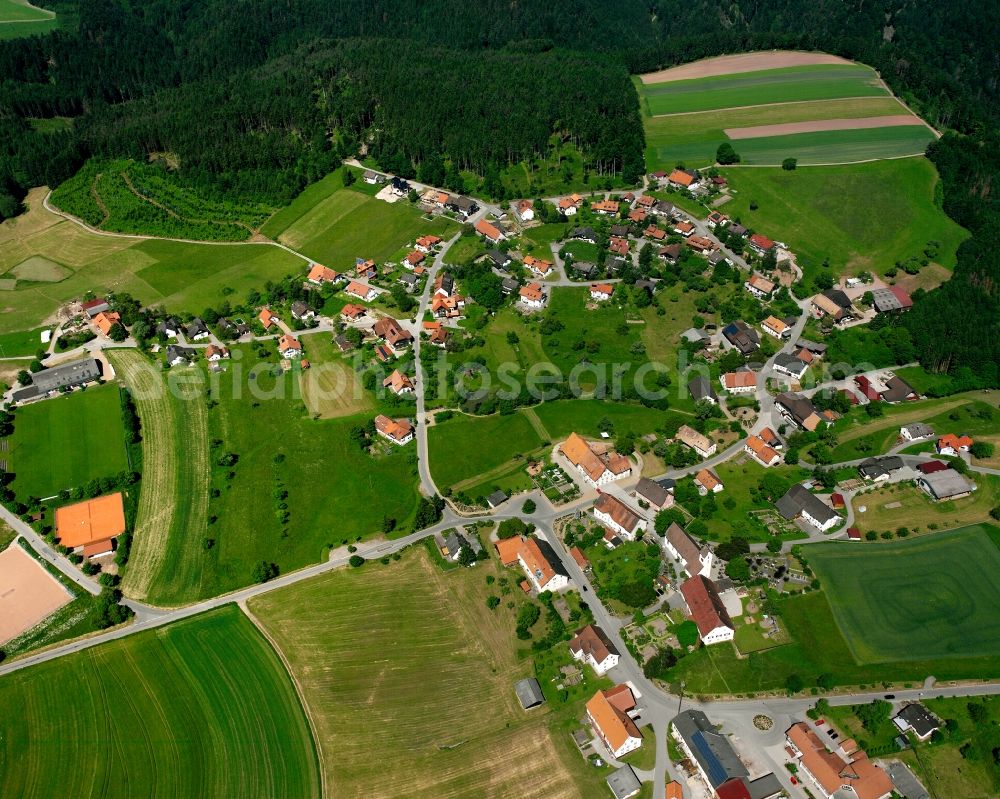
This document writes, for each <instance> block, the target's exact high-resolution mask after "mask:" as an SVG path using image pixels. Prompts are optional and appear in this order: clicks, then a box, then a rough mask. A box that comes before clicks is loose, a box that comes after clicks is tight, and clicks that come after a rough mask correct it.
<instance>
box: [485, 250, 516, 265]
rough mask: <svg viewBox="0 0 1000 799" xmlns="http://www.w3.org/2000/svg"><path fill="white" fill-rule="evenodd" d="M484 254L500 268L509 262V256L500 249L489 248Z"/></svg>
mask: <svg viewBox="0 0 1000 799" xmlns="http://www.w3.org/2000/svg"><path fill="white" fill-rule="evenodd" d="M486 255H487V257H488V258H489V259H490V260H491V261H493V263H494V265H496V266H497V267H499V268H500V269H502V268H503V267H504V266H506V265H507V264H509V263H510V262H511V257H510V256H509V255H507V253H505V252H503V251H502V250H490V251H489V252H488V253H486Z"/></svg>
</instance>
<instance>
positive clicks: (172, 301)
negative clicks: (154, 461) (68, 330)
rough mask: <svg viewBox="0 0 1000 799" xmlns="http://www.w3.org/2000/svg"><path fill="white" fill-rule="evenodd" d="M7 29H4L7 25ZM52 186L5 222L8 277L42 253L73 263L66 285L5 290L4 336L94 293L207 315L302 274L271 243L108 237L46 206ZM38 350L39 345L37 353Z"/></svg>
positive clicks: (3, 262) (3, 264) (0, 250)
mask: <svg viewBox="0 0 1000 799" xmlns="http://www.w3.org/2000/svg"><path fill="white" fill-rule="evenodd" d="M0 27H2V26H0ZM45 193H46V190H45V189H34V190H32V191H31V192H30V193H29V194H28V198H27V200H26V203H27V205H28V208H29V210H28V212H27V213H26V214H23V215H21V216H19V217H16V218H14V219H8V220H6V221H4V222H3V223H0V274H2V276H3V277H4V278H7V277H9V275H8V274H7V273H8V272H9V271H10V270H11V269H13V268H14V267H16V266H17V265H18V264H22V263H24V262H25V261H27V260H29V259H31V258H33V257H35V256H38V257H41V258H44V259H46V260H47V261H51V262H53V263H56V264H59V265H60V266H62V267H64V268H66V269H67V270H69V271H70V272H72V274H71V275H69V276H68V277H66V279H64V280H62V281H60V282H58V283H42V284H39V283H32V282H24V283H23V284H22V283H21V282H20V281H19V282H18V283H17V284H16V286H15V288H14V289H13V290H7V291H0V333H7V332H11V331H16V330H23V329H26V328H33V327H36V326H37V325H39V324H41V323H42V322H43V321H45V320H46V319H47V318H49V317H50V316H51V315H52V314H53V313H54V312H55V311H56V310H57V309H58V308H59V307H60V306H61V305H62V304H64V303H65V302H67V301H69V300H72V299H74V298H79V297H81V296H83V294H84V293H86V292H87V291H94V292H97V293H101V292H103V291H108V290H114V291H126V292H129V293H130V294H132V295H133V296H134V297H136V298H137V299H139V300H140V301H141V302H143V303H144V304H147V305H148V304H155V303H162V304H164V305H166V306H167V307H168V308H169V309H170V310H171V311H173V312H175V313H183V312H189V313H201V312H202V311H203V310H204V309H205V308H206V307H207V306H211V305H215V304H217V303H219V302H220V301H221V300H222V299H224V297H225V294H224V290H225V289H232V290H233V291H236V292H237V293H238V294H240V295H242V294H244V293H245V292H246V291H247V290H248V289H250V288H251V287H254V286H260V285H261V284H263V283H264V282H265V281H267V280H278V279H280V278H282V277H284V276H285V275H287V274H291V273H297V272H301V271H302V270H303V269H304V267H305V264H304V262H303V261H302V260H301V259H300V258H297V257H296V256H294V255H292V254H291V253H289V252H286V251H285V250H282V249H279V248H278V247H274V246H269V245H266V244H236V245H212V244H184V243H180V242H173V241H157V240H152V239H147V240H142V239H133V238H118V237H114V236H100V235H96V234H94V233H90V232H88V231H86V230H84V229H83V228H81V227H79V226H78V225H76V224H74V223H73V222H70V221H67V220H64V219H63V218H62V217H59V216H57V215H55V214H53V213H51V212H49V211H47V210H45V208H44V207H43V206H42V200H43V199H44V197H45ZM33 351H34V350H32V352H33Z"/></svg>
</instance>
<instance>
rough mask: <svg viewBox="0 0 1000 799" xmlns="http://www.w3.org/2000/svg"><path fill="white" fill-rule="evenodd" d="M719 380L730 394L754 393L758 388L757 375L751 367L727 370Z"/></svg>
mask: <svg viewBox="0 0 1000 799" xmlns="http://www.w3.org/2000/svg"><path fill="white" fill-rule="evenodd" d="M719 382H720V383H722V387H723V388H724V389H725V390H726V391H728V392H729V393H730V394H753V393H754V392H755V391H756V390H757V375H756V373H754V372H752V371H750V370H749V369H741V370H740V371H738V372H726V373H725V374H724V375H722V376H721V377H720V378H719Z"/></svg>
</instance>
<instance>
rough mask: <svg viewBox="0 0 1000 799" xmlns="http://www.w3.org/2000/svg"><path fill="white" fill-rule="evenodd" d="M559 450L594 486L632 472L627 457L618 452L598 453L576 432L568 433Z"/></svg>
mask: <svg viewBox="0 0 1000 799" xmlns="http://www.w3.org/2000/svg"><path fill="white" fill-rule="evenodd" d="M559 451H560V452H561V453H562V454H563V455H564V456H565V457H566V459H567V460H568V461H569V462H570V463H572V464H573V466H575V467H576V468H577V470H578V471H579V472H580V474H582V475H583V477H584V479H585V480H586V481H587V483H589V484H590V485H592V486H594V487H598V486H602V485H607V484H608V483H610V482H613V481H614V480H620V479H622V478H625V477H628V476H630V475H631V474H632V464H631V462H630V461H629V459H628V458H627V457H625V456H624V455H620V454H618V453H611V452H605V453H603V454H600V455H599V454H598V453H597V452H595V451H594V449H593V447H592V446H591V445H590V444H589V443H588V442H586V441H584V439H583V438H581V437H580V436H579V435H577V434H576V433H570V435H569V438H567V439H566V440H565V441H564V442H563V443H562V444H560V445H559Z"/></svg>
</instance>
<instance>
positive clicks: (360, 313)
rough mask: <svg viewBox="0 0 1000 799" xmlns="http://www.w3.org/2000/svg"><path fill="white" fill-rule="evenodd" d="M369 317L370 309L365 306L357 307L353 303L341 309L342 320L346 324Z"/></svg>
mask: <svg viewBox="0 0 1000 799" xmlns="http://www.w3.org/2000/svg"><path fill="white" fill-rule="evenodd" d="M367 315H368V309H367V308H365V306H364V305H356V304H355V303H353V302H349V303H347V305H345V306H344V307H343V308H341V309H340V318H341V319H343V320H344V321H345V322H357V321H358V320H359V319H361V318H363V317H365V316H367Z"/></svg>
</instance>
